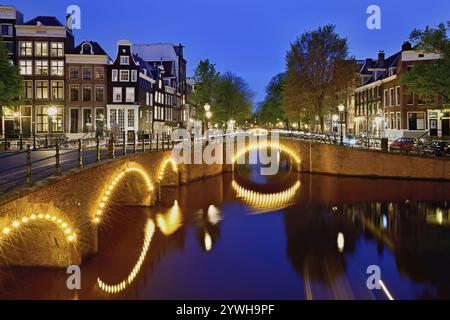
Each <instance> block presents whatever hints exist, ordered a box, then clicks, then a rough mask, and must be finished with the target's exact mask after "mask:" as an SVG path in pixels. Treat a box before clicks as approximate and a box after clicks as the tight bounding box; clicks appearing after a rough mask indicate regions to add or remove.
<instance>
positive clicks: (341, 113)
mask: <svg viewBox="0 0 450 320" xmlns="http://www.w3.org/2000/svg"><path fill="white" fill-rule="evenodd" d="M338 110H339V118H340V121H341V146H343V145H344V117H343V115H344V111H345V106H344V105H343V104H342V103H341V104H340V105H339V106H338Z"/></svg>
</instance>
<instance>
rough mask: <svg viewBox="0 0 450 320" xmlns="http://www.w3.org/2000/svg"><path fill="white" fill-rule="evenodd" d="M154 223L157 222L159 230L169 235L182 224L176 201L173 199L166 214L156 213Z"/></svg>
mask: <svg viewBox="0 0 450 320" xmlns="http://www.w3.org/2000/svg"><path fill="white" fill-rule="evenodd" d="M156 223H157V224H158V228H159V230H160V231H161V232H162V233H163V234H164V235H165V236H170V235H171V234H173V233H175V232H176V231H177V230H178V229H179V228H180V227H181V226H182V224H183V221H182V218H181V210H180V206H179V205H178V201H176V200H175V203H174V205H173V206H172V207H171V208H170V209H169V211H168V212H167V213H166V214H164V215H162V214H158V215H157V216H156Z"/></svg>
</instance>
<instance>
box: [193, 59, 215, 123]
mask: <svg viewBox="0 0 450 320" xmlns="http://www.w3.org/2000/svg"><path fill="white" fill-rule="evenodd" d="M218 81H219V73H218V72H217V71H216V65H215V64H211V63H210V62H209V60H208V59H206V60H200V62H199V64H198V65H197V68H196V69H195V72H194V83H195V92H194V93H193V95H192V103H193V104H194V105H195V106H196V107H197V115H198V118H199V119H203V117H204V113H205V110H204V105H205V104H207V103H209V104H212V102H213V94H214V90H215V87H216V86H217V82H218Z"/></svg>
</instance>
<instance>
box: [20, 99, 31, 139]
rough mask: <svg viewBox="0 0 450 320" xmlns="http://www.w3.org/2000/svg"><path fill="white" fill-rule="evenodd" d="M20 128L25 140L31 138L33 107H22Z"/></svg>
mask: <svg viewBox="0 0 450 320" xmlns="http://www.w3.org/2000/svg"><path fill="white" fill-rule="evenodd" d="M20 128H21V129H22V136H23V137H24V138H31V107H30V106H23V107H21V116H20Z"/></svg>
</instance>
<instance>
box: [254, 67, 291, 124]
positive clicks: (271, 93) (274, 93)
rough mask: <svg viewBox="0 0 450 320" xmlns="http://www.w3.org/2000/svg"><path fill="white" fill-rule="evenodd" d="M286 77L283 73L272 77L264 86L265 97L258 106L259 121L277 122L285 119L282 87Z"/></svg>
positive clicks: (264, 122)
mask: <svg viewBox="0 0 450 320" xmlns="http://www.w3.org/2000/svg"><path fill="white" fill-rule="evenodd" d="M285 79H286V74H285V73H280V74H278V75H276V76H275V77H273V78H272V79H271V80H270V82H269V84H268V85H267V87H266V97H265V99H264V101H263V102H262V103H261V104H260V105H259V106H258V114H259V122H260V123H262V124H266V123H278V122H279V121H285V120H286V114H285V112H284V109H283V87H284V83H285Z"/></svg>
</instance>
